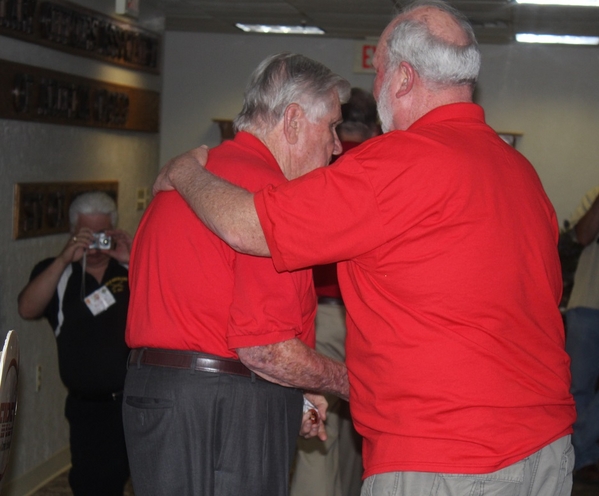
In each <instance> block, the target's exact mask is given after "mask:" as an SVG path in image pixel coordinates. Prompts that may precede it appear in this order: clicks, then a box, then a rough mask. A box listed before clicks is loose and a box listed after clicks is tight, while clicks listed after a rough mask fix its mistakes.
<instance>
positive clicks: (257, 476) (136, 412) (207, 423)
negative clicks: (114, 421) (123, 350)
mask: <svg viewBox="0 0 599 496" xmlns="http://www.w3.org/2000/svg"><path fill="white" fill-rule="evenodd" d="M302 406H303V395H302V392H301V391H299V390H297V389H293V388H285V387H282V386H278V385H276V384H273V383H270V382H267V381H263V380H261V379H251V378H249V377H241V376H235V375H229V374H220V373H215V374H212V373H207V372H194V371H190V370H178V369H172V368H166V367H155V366H147V365H140V366H130V367H129V369H128V371H127V378H126V381H125V393H124V402H123V423H124V427H125V440H126V443H127V451H128V454H129V462H130V467H131V478H132V481H133V489H134V491H135V494H139V495H142V496H240V495H243V496H266V495H273V496H275V495H276V496H286V495H287V493H288V482H289V470H290V466H291V462H292V460H293V454H294V451H295V440H296V438H297V434H298V432H299V428H300V424H301V418H302Z"/></svg>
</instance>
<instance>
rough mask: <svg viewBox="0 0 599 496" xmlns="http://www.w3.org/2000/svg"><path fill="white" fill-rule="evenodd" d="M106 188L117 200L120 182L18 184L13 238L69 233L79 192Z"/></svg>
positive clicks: (16, 186)
mask: <svg viewBox="0 0 599 496" xmlns="http://www.w3.org/2000/svg"><path fill="white" fill-rule="evenodd" d="M89 191H104V192H105V193H107V194H109V195H110V196H111V197H112V198H113V199H114V201H115V202H117V200H118V193H119V183H118V181H84V182H58V183H54V182H53V183H17V184H15V204H14V219H13V237H14V239H23V238H34V237H37V236H47V235H49V234H59V233H65V232H69V230H70V225H69V207H70V206H71V202H72V201H73V199H74V198H75V197H77V195H80V194H81V193H87V192H89Z"/></svg>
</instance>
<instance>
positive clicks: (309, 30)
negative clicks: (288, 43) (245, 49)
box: [235, 22, 324, 34]
mask: <svg viewBox="0 0 599 496" xmlns="http://www.w3.org/2000/svg"><path fill="white" fill-rule="evenodd" d="M235 26H237V27H238V28H239V29H241V30H242V31H245V32H246V33H263V34H264V33H268V34H324V31H323V30H322V29H320V28H318V27H316V26H282V25H278V24H241V23H239V22H238V23H237V24H235Z"/></svg>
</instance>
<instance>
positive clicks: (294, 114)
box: [283, 103, 304, 145]
mask: <svg viewBox="0 0 599 496" xmlns="http://www.w3.org/2000/svg"><path fill="white" fill-rule="evenodd" d="M303 118H304V111H303V109H302V108H301V107H300V106H299V105H298V104H297V103H291V104H289V105H287V108H286V109H285V114H284V115H283V132H284V133H285V138H286V139H287V142H288V143H290V144H292V145H294V144H295V143H297V140H298V139H299V133H300V126H301V123H302V119H303Z"/></svg>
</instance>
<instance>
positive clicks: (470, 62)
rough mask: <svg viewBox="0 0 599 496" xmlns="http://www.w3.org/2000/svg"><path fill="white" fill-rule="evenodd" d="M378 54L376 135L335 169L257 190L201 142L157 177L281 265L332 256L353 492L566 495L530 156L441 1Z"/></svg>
mask: <svg viewBox="0 0 599 496" xmlns="http://www.w3.org/2000/svg"><path fill="white" fill-rule="evenodd" d="M374 65H375V68H376V78H375V82H374V96H375V98H376V99H377V103H378V107H379V113H380V117H381V120H382V126H383V130H384V131H385V134H383V135H382V136H380V137H377V138H373V139H371V140H369V141H368V142H366V143H365V144H363V145H362V146H360V147H358V148H356V149H354V150H352V151H350V152H348V153H346V154H344V155H343V156H342V157H341V158H340V159H339V160H337V161H336V162H335V164H333V165H331V166H330V167H327V168H325V169H319V170H318V171H314V172H312V173H310V174H308V175H306V176H304V177H302V178H300V179H298V180H295V181H291V182H290V183H287V184H284V185H281V186H278V187H276V188H275V187H271V188H266V189H264V190H262V191H259V192H257V193H254V194H251V193H248V192H246V191H243V190H241V189H239V188H235V187H233V186H232V185H229V184H226V183H224V182H222V181H220V180H219V179H218V178H215V177H214V176H211V175H210V174H209V173H208V172H206V171H203V170H202V169H201V167H199V165H201V164H202V163H204V161H205V151H204V150H202V149H196V150H193V151H191V152H189V153H188V154H187V155H185V156H183V157H181V158H180V159H179V160H176V161H174V162H172V163H171V164H170V166H169V167H168V168H167V169H165V170H164V171H163V173H162V175H161V176H160V178H159V180H158V183H157V184H156V185H155V188H157V189H159V188H166V189H168V188H171V187H172V185H175V186H176V188H177V189H178V190H179V191H180V192H181V193H182V194H183V195H184V197H185V198H186V200H187V201H188V202H189V203H190V205H191V206H192V207H193V208H194V210H195V211H196V213H197V214H198V215H199V216H200V218H202V219H203V220H204V221H205V222H206V224H207V225H208V226H210V228H211V229H213V230H214V231H215V232H216V233H217V234H218V235H219V236H221V237H222V238H223V239H225V240H227V242H228V243H230V244H231V245H232V246H234V247H236V249H239V250H240V251H243V252H248V253H253V254H256V255H268V254H270V255H271V256H272V259H273V262H274V264H275V266H276V267H277V269H278V270H296V269H298V268H301V267H305V266H309V265H314V264H321V263H327V262H331V261H335V260H341V262H340V263H339V264H338V275H339V282H340V286H341V292H342V295H343V300H344V302H345V305H346V308H347V317H348V318H347V327H348V330H347V340H346V364H347V368H348V374H349V379H350V407H351V411H352V418H353V420H354V423H355V425H356V429H357V430H358V432H359V433H360V434H362V435H363V436H364V442H363V459H364V465H365V474H364V476H365V479H364V484H363V488H362V495H363V496H379V495H387V496H390V495H393V496H396V495H410V496H421V495H429V494H444V495H449V494H452V495H458V494H459V495H465V494H479V495H486V494H502V495H529V496H531V495H534V496H545V495H548V494H552V495H560V496H566V495H569V494H570V491H571V487H572V468H573V464H574V456H573V450H572V445H571V442H570V434H571V432H572V423H573V421H574V418H575V409H574V403H573V400H572V396H571V395H570V393H569V385H570V373H569V367H568V365H569V363H568V356H567V355H566V353H565V350H564V329H563V323H562V319H561V315H560V312H559V309H558V303H559V300H560V296H561V290H562V280H561V271H560V263H559V258H558V253H557V240H558V224H557V221H556V215H555V212H554V209H553V207H552V205H551V203H550V201H549V199H548V198H547V196H546V194H545V192H544V190H543V187H542V185H541V182H540V180H539V178H538V176H537V174H536V172H535V170H534V168H533V167H532V165H531V164H530V163H529V162H528V161H527V160H526V159H525V158H524V157H523V156H522V155H521V154H520V153H518V152H517V151H516V150H515V149H514V148H512V147H510V146H509V145H507V144H506V143H504V142H503V141H502V140H501V138H499V137H498V135H497V134H496V133H495V132H494V131H493V129H491V128H490V127H489V126H488V125H487V124H486V123H485V120H484V112H483V109H482V108H480V107H479V106H478V105H476V104H474V103H473V102H472V94H473V90H474V85H475V83H476V80H477V77H478V71H479V65H480V54H479V50H478V47H477V43H476V40H475V37H474V34H473V31H472V28H471V26H470V25H469V24H468V22H467V21H466V19H465V18H464V17H463V16H462V15H460V14H459V13H458V12H456V11H455V10H454V9H453V8H451V7H450V6H449V5H448V4H446V3H445V2H441V1H439V0H423V1H417V2H414V3H412V4H410V5H408V6H407V7H406V8H405V9H404V10H403V11H402V12H401V13H400V14H399V15H398V16H397V17H396V18H395V19H394V20H393V21H392V22H391V23H390V24H389V26H388V27H387V28H386V29H385V30H384V32H383V34H382V35H381V38H380V40H379V43H378V47H377V51H376V55H375V60H374Z"/></svg>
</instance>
